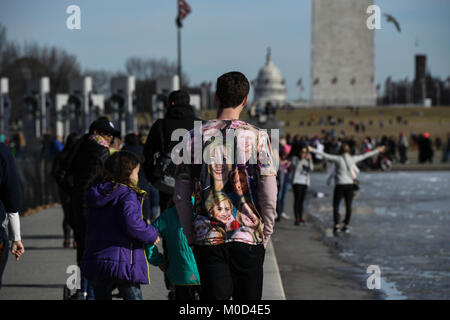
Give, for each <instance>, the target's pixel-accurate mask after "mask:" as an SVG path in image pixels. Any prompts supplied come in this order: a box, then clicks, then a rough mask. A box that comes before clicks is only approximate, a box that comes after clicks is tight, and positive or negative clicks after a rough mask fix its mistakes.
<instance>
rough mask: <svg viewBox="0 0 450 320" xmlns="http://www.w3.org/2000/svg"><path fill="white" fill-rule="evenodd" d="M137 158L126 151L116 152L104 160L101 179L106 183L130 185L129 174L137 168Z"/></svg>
mask: <svg viewBox="0 0 450 320" xmlns="http://www.w3.org/2000/svg"><path fill="white" fill-rule="evenodd" d="M138 164H139V159H138V157H137V156H136V155H135V154H134V153H131V152H128V151H118V152H115V153H114V154H113V155H111V156H110V157H109V158H108V159H106V162H105V166H104V169H103V178H104V179H105V180H107V181H112V182H115V183H121V184H125V185H132V183H131V181H130V175H131V172H132V171H133V170H134V169H135V168H136V167H137V166H138Z"/></svg>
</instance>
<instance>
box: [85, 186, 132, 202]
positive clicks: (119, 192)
mask: <svg viewBox="0 0 450 320" xmlns="http://www.w3.org/2000/svg"><path fill="white" fill-rule="evenodd" d="M129 192H135V191H134V190H133V189H131V188H130V187H127V186H125V185H121V184H119V185H116V184H114V183H112V182H109V181H102V182H98V183H96V184H94V185H93V186H92V187H91V188H90V189H89V191H88V194H87V197H86V204H87V206H88V207H95V208H100V207H104V206H106V205H109V204H112V205H114V204H115V203H116V202H117V201H118V200H119V198H120V197H121V196H123V195H124V194H127V193H129Z"/></svg>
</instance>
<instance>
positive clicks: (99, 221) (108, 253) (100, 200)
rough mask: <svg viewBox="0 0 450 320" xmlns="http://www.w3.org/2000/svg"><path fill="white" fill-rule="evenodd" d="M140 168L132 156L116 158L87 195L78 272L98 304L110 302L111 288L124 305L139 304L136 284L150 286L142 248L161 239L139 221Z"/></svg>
mask: <svg viewBox="0 0 450 320" xmlns="http://www.w3.org/2000/svg"><path fill="white" fill-rule="evenodd" d="M139 167H140V164H139V160H138V158H137V157H136V156H135V155H134V154H132V153H130V152H127V151H120V152H116V153H114V154H113V155H112V156H110V157H109V158H108V159H107V160H106V162H105V167H104V174H103V181H101V182H98V183H95V184H94V185H93V186H92V187H91V188H90V189H89V191H88V194H87V199H86V200H87V201H86V202H87V205H88V213H87V217H86V223H87V231H86V249H85V252H84V256H83V263H82V269H83V270H82V271H83V272H84V273H83V274H84V275H85V276H86V278H87V279H88V280H91V281H92V282H93V285H94V293H95V298H96V299H97V300H105V299H108V300H111V298H112V294H111V293H112V290H113V289H114V288H115V287H117V288H119V291H120V293H121V294H122V296H123V298H124V299H125V300H142V292H141V288H140V284H149V283H150V281H149V266H148V263H147V259H146V258H145V254H144V249H143V246H144V244H154V243H157V242H158V241H159V236H158V232H157V230H156V229H155V228H154V227H153V226H151V225H149V224H147V223H146V222H145V221H144V220H143V218H142V210H141V206H142V201H143V198H144V196H145V191H142V190H140V189H139V188H138V187H137V177H138V172H139Z"/></svg>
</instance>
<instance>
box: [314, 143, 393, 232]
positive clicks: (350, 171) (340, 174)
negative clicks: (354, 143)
mask: <svg viewBox="0 0 450 320" xmlns="http://www.w3.org/2000/svg"><path fill="white" fill-rule="evenodd" d="M308 149H309V151H310V152H312V153H315V154H317V155H320V156H322V157H323V158H324V159H325V160H327V161H330V162H334V163H335V165H336V175H335V187H334V193H333V218H334V227H333V233H334V235H337V233H338V232H339V231H340V229H339V227H340V225H339V224H340V216H339V203H340V202H341V200H342V198H344V199H345V209H346V212H345V220H344V224H343V226H342V229H341V231H342V232H345V233H348V232H349V229H348V226H349V224H350V218H351V215H352V200H353V191H354V186H353V181H354V180H355V179H356V172H355V169H354V168H355V167H356V164H357V163H358V162H361V161H363V160H365V159H367V158H370V157H373V156H375V155H377V154H378V153H382V152H384V151H385V149H386V148H385V147H384V146H381V147H378V148H376V149H375V150H373V151H371V152H367V153H365V154H362V155H357V156H352V155H350V147H349V146H348V145H347V144H343V145H342V146H341V149H340V152H339V154H338V155H332V154H328V153H325V152H322V151H319V150H316V149H314V148H312V147H310V146H309V147H308Z"/></svg>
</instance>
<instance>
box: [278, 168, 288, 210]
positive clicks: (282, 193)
mask: <svg viewBox="0 0 450 320" xmlns="http://www.w3.org/2000/svg"><path fill="white" fill-rule="evenodd" d="M290 187H291V175H290V174H288V173H282V174H281V176H280V189H279V190H278V195H277V200H278V205H279V208H278V209H279V212H280V213H282V212H284V200H285V199H286V196H287V193H288V191H289V189H290Z"/></svg>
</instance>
